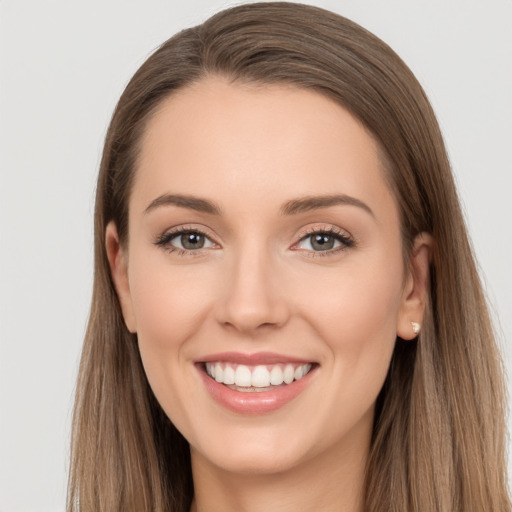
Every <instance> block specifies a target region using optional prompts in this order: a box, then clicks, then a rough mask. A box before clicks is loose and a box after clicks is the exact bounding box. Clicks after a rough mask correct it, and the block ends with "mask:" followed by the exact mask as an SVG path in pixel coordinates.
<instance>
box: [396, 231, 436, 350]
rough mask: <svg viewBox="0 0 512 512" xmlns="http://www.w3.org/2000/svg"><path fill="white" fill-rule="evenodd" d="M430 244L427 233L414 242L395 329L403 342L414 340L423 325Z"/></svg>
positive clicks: (430, 240) (428, 287) (427, 293)
mask: <svg viewBox="0 0 512 512" xmlns="http://www.w3.org/2000/svg"><path fill="white" fill-rule="evenodd" d="M432 243H433V240H432V236H431V235H429V234H428V233H420V234H419V235H418V236H417V237H416V238H415V240H414V244H413V248H412V251H411V259H410V263H409V269H408V270H407V275H406V280H405V285H404V289H403V292H402V302H401V305H400V311H399V313H398V321H397V327H396V332H397V335H398V336H399V337H400V338H402V339H404V340H412V339H414V338H416V337H417V335H418V332H419V328H421V325H422V324H423V318H424V316H425V305H426V303H427V299H428V295H429V293H430V270H429V268H430V260H431V254H432ZM415 324H416V325H415Z"/></svg>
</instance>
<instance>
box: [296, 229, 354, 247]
mask: <svg viewBox="0 0 512 512" xmlns="http://www.w3.org/2000/svg"><path fill="white" fill-rule="evenodd" d="M353 246H354V241H353V240H352V239H351V238H350V237H348V236H347V235H344V234H343V233H339V232H336V231H334V230H332V229H329V230H317V231H313V232H311V233H308V234H307V235H306V236H304V237H302V238H301V239H300V241H299V243H298V244H297V245H296V248H297V249H301V250H305V251H314V252H337V251H338V250H343V249H346V248H348V247H353Z"/></svg>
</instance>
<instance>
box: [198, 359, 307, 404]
mask: <svg viewBox="0 0 512 512" xmlns="http://www.w3.org/2000/svg"><path fill="white" fill-rule="evenodd" d="M314 371H315V368H313V369H311V370H310V371H309V372H308V374H307V375H305V376H304V377H302V379H299V380H295V381H293V382H292V383H291V384H285V385H283V386H279V387H276V389H273V390H271V391H253V392H247V391H235V390H233V389H230V388H228V387H227V386H225V385H224V384H219V383H218V382H217V381H216V380H214V379H212V378H211V377H210V376H209V375H207V374H206V372H205V371H204V367H199V373H200V374H201V377H202V379H203V382H204V384H205V386H206V389H207V390H208V392H209V393H210V395H211V396H212V398H213V399H214V400H215V401H216V402H217V403H218V404H220V405H222V406H223V407H225V408H226V409H229V410H230V411H233V412H236V413H238V414H265V413H268V412H272V411H276V410H277V409H280V408H281V407H283V406H284V405H286V404H287V403H289V402H291V401H292V400H293V399H294V398H296V397H297V396H298V395H299V394H300V393H301V392H302V391H303V390H304V388H305V387H306V386H307V385H308V384H309V381H310V380H311V374H312V373H314Z"/></svg>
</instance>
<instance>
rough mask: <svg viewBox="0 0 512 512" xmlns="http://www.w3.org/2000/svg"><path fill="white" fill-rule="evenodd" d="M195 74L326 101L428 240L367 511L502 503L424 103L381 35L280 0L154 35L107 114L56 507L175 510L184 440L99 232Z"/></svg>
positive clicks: (470, 278)
mask: <svg viewBox="0 0 512 512" xmlns="http://www.w3.org/2000/svg"><path fill="white" fill-rule="evenodd" d="M208 75H220V76H222V77H225V78H226V79H228V80H232V81H242V82H251V83H258V84H275V83H283V84H288V85H290V84H291V85H295V86H297V87H300V88H307V89H311V90H314V91H317V92H318V93H320V94H323V95H325V96H327V97H329V98H331V99H332V100H334V101H336V102H338V103H340V104H341V105H342V106H344V107H345V108H347V109H348V110H349V111H350V112H352V114H353V115H354V116H356V117H357V118H358V119H359V120H360V121H361V122H362V123H363V124H364V125H365V126H366V127H367V128H368V129H369V130H370V131H371V132H372V133H373V135H374V136H375V137H376V139H377V140H378V141H379V144H380V148H381V151H382V153H383V155H384V160H385V161H386V171H387V179H388V180H389V183H390V187H391V188H392V190H393V192H394V194H395V197H396V200H397V204H398V206H399V209H400V214H401V227H402V238H403V245H404V253H405V255H406V257H407V255H408V254H409V250H410V248H411V244H412V241H413V240H414V238H415V236H416V235H417V234H418V233H420V232H428V233H430V234H431V235H432V237H433V240H434V246H433V254H432V263H431V283H430V288H431V293H430V300H429V304H428V308H427V313H426V318H425V322H424V326H423V329H422V332H421V334H420V336H419V339H418V340H417V341H414V342H404V341H402V340H400V339H397V342H396V348H395V351H394V354H393V358H392V361H391V365H390V369H389V373H388V376H387V379H386V382H385V384H384V387H383V389H382V391H381V393H380V395H379V397H378V399H377V406H376V415H375V425H374V432H373V439H372V445H371V451H370V457H369V460H368V464H367V474H366V490H365V505H364V510H365V511H366V512H377V511H379V512H380V511H383V510H385V511H388V512H391V511H396V512H404V511H411V512H412V511H414V512H448V511H451V512H457V511H458V512H462V511H463V512H470V511H474V512H477V511H478V512H485V511H488V512H491V511H494V512H495V511H508V510H510V502H509V497H508V493H507V482H506V471H505V461H504V453H505V423H504V417H505V412H504V387H503V386H504V385H503V378H502V367H501V361H500V357H499V353H498V350H497V347H496V344H495V341H494V334H493V329H492V326H491V323H490V320H489V315H488V311H487V306H486V302H485V298H484V295H483V292H482V287H481V284H480V281H479V277H478V274H477V270H476V268H475V263H474V257H473V253H472V249H471V247H470V244H469V242H468V237H467V233H466V228H465V225H464V220H463V216H462V214H461V209H460V206H459V201H458V197H457V193H456V190H455V186H454V182H453V178H452V174H451V170H450V165H449V162H448V158H447V155H446V150H445V147H444V143H443V140H442V137H441V133H440V130H439V127H438V124H437V121H436V118H435V116H434V113H433V111H432V108H431V106H430V104H429V102H428V100H427V98H426V96H425V94H424V92H423V90H422V88H421V86H420V85H419V83H418V82H417V80H416V79H415V77H414V76H413V74H412V73H411V71H410V70H409V69H408V68H407V66H406V65H405V64H404V63H403V62H402V60H401V59H400V58H399V57H398V56H397V55H396V54H395V53H394V52H393V51H392V50H391V49H390V48H389V47H388V46H387V45H386V44H385V43H383V42H382V41H380V40H379V39H378V38H377V37H375V36H374V35H372V34H370V33H369V32H367V31H366V30H364V29H363V28H361V27H360V26H358V25H357V24H355V23H353V22H351V21H349V20H347V19H345V18H343V17H341V16H339V15H336V14H333V13H331V12H329V11H326V10H323V9H319V8H315V7H311V6H306V5H301V4H294V3H281V2H277V3H273V2H272V3H256V4H251V5H243V6H238V7H234V8H231V9H228V10H225V11H222V12H220V13H219V14H217V15H215V16H213V17H212V18H210V19H209V20H207V21H206V22H205V23H203V24H202V25H199V26H197V27H194V28H190V29H187V30H184V31H182V32H180V33H178V34H177V35H175V36H174V37H172V38H171V39H169V40H168V41H167V42H165V43H164V44H163V45H162V46H161V47H160V48H159V49H158V50H157V51H156V52H155V53H154V54H153V55H152V56H151V57H150V58H149V59H148V60H147V61H146V62H145V63H144V64H143V65H142V67H141V68H140V69H139V70H138V71H137V73H136V74H135V76H134V77H133V78H132V80H131V81H130V83H129V84H128V86H127V87H126V89H125V91H124V93H123V94H122V96H121V99H120V100H119V103H118V105H117V107H116V109H115V112H114V115H113V118H112V121H111V124H110V127H109V130H108V133H107V137H106V141H105V147H104V152H103V158H102V161H101V168H100V173H99V178H98V186H97V195H96V210H95V273H94V292H93V297H92V307H91V313H90V320H89V325H88V329H87V334H86V338H85V343H84V348H83V354H82V360H81V364H80V372H79V378H78V386H77V393H76V403H75V412H74V418H73V436H72V454H71V469H70V477H69V493H68V511H69V512H77V511H81V512H107V511H108V512H113V511H123V512H129V511H133V512H150V511H151V512H164V511H165V512H171V511H173V512H177V511H179V512H183V511H186V510H188V508H189V507H190V503H191V500H192V495H193V482H192V478H191V469H190V455H189V449H188V444H187V442H186V441H185V439H184V438H183V437H182V436H181V434H180V433H179V432H178V431H177V430H176V429H175V427H174V426H173V425H172V423H171V422H170V420H169V419H168V418H167V417H166V415H165V414H164V413H163V411H162V409H161V408H160V406H159V404H158V403H157V401H156V400H155V398H154V396H153V393H152V391H151V389H150V387H149V385H148V382H147V380H146V376H145V374H144V370H143V368H142V364H141V360H140V357H139V352H138V348H137V338H136V335H134V334H130V333H129V332H128V330H127V329H126V327H125V325H124V322H123V318H122V314H121V310H120V306H119V303H118V299H117V295H116V292H115V289H114V286H113V282H112V279H111V276H110V272H109V266H108V261H107V256H106V250H105V229H106V225H107V223H108V222H109V221H111V220H113V221H114V222H115V223H116V225H117V228H118V232H119V235H120V238H121V242H122V243H123V241H126V236H127V223H128V214H127V211H128V200H129V196H130V188H131V183H132V181H133V175H134V172H135V171H136V163H137V154H138V150H139V144H140V140H141V134H142V133H143V131H144V128H145V126H146V124H147V122H148V119H150V117H151V115H152V113H154V112H155V110H156V108H157V107H158V106H159V105H160V104H161V102H162V101H163V100H164V99H165V98H166V97H168V96H169V95H171V94H173V92H174V91H176V90H178V89H180V88H183V87H186V86H188V85H190V84H192V83H194V82H197V81H198V80H201V79H203V78H204V77H206V76H208Z"/></svg>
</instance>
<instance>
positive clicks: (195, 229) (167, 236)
mask: <svg viewBox="0 0 512 512" xmlns="http://www.w3.org/2000/svg"><path fill="white" fill-rule="evenodd" d="M185 233H198V234H200V235H202V236H204V237H205V238H207V239H208V240H209V241H210V242H211V243H212V244H213V245H214V246H215V247H213V248H218V247H220V244H219V243H218V242H217V241H216V240H215V237H214V236H212V235H211V234H210V230H209V229H207V228H205V227H204V226H198V225H197V224H184V225H179V226H175V227H172V228H168V229H166V230H165V231H164V232H163V233H162V234H160V235H158V236H157V237H156V239H155V241H154V242H153V244H154V245H156V246H159V247H162V248H164V249H167V250H168V251H169V252H175V251H178V252H179V254H180V255H181V254H187V255H189V254H190V255H192V254H193V255H194V256H196V255H198V253H201V252H202V251H203V250H209V249H212V247H202V248H199V249H194V250H191V249H184V248H181V247H176V246H173V245H171V244H170V242H171V240H172V239H174V238H176V237H178V236H180V235H182V234H185Z"/></svg>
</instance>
